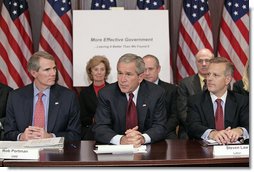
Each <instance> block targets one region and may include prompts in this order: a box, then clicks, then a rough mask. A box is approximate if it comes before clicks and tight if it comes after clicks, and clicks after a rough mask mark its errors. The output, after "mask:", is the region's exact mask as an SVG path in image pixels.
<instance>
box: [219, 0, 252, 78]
mask: <svg viewBox="0 0 254 172" xmlns="http://www.w3.org/2000/svg"><path fill="white" fill-rule="evenodd" d="M249 20H250V19H249V1H248V0H225V4H224V8H223V14H222V21H221V28H220V41H219V47H218V54H219V56H223V57H226V58H228V59H229V60H231V61H232V62H233V63H234V65H235V73H234V79H235V80H240V79H242V74H243V72H244V66H245V65H246V62H247V61H248V58H249Z"/></svg>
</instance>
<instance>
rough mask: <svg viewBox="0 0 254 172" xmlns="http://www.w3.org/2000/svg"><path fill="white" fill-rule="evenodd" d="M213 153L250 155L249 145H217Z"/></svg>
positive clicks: (219, 154) (216, 154) (220, 154)
mask: <svg viewBox="0 0 254 172" xmlns="http://www.w3.org/2000/svg"><path fill="white" fill-rule="evenodd" d="M213 155H215V156H234V157H235V156H244V157H249V145H216V146H214V147H213Z"/></svg>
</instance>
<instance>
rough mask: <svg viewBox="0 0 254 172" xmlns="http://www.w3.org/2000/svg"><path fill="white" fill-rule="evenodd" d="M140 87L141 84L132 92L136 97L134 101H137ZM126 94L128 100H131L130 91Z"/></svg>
mask: <svg viewBox="0 0 254 172" xmlns="http://www.w3.org/2000/svg"><path fill="white" fill-rule="evenodd" d="M139 87H140V85H139V86H138V87H137V88H136V90H134V91H133V92H132V93H133V95H134V97H133V101H134V102H137V97H138V91H139ZM126 96H127V100H129V93H126Z"/></svg>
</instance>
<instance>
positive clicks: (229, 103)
mask: <svg viewBox="0 0 254 172" xmlns="http://www.w3.org/2000/svg"><path fill="white" fill-rule="evenodd" d="M186 123H187V126H188V127H187V128H188V130H187V131H188V135H189V137H190V138H195V139H201V136H202V135H203V134H204V132H205V131H206V130H207V129H215V117H214V110H213V103H212V99H211V96H210V93H209V91H204V92H202V93H200V94H197V95H194V96H191V97H190V98H189V99H188V115H187V119H186ZM224 126H225V128H227V127H229V126H230V127H231V128H236V127H244V128H245V129H246V130H247V131H249V100H248V97H247V96H243V95H240V94H237V93H234V92H232V91H229V90H228V94H227V98H226V104H225V111H224Z"/></svg>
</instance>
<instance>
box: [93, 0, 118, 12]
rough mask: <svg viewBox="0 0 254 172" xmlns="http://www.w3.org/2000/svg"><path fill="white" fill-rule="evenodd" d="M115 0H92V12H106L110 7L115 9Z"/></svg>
mask: <svg viewBox="0 0 254 172" xmlns="http://www.w3.org/2000/svg"><path fill="white" fill-rule="evenodd" d="M116 6H117V5H116V0H93V1H92V5H91V9H92V10H108V9H110V7H116Z"/></svg>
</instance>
